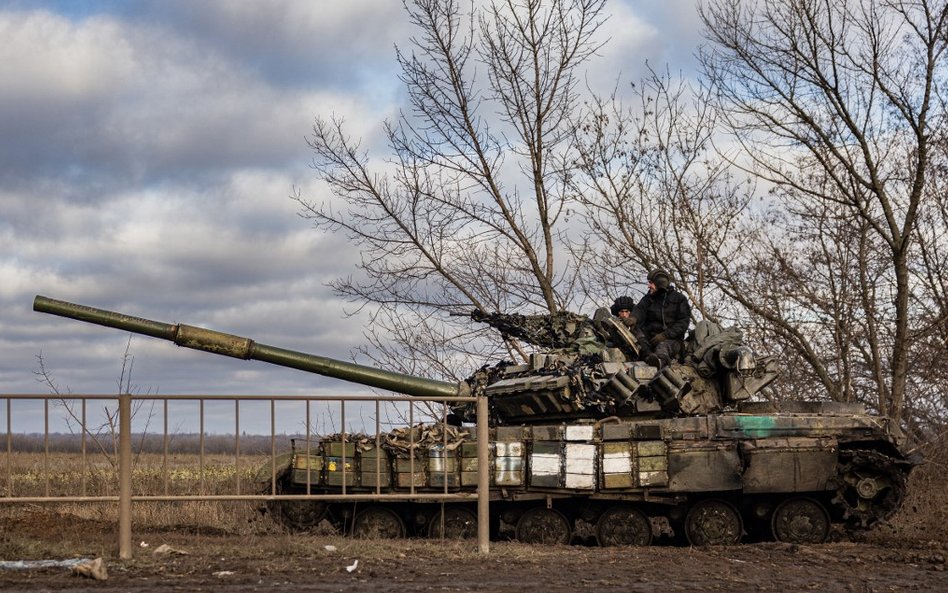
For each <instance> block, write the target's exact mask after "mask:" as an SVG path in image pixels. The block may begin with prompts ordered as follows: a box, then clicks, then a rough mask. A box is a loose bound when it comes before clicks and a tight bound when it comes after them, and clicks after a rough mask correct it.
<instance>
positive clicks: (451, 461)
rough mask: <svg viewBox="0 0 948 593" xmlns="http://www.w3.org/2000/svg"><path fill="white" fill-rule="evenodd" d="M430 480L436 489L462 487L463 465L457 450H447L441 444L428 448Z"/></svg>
mask: <svg viewBox="0 0 948 593" xmlns="http://www.w3.org/2000/svg"><path fill="white" fill-rule="evenodd" d="M428 479H429V481H430V483H431V486H432V487H434V488H444V487H445V485H447V487H448V488H458V487H460V486H461V464H460V462H459V461H458V451H457V449H453V450H452V449H447V448H445V446H444V445H443V444H440V443H439V444H437V445H432V446H431V447H429V448H428Z"/></svg>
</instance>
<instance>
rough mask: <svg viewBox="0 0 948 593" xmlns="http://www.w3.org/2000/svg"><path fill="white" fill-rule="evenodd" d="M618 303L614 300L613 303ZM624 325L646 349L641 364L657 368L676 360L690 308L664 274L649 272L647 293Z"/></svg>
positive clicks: (668, 276)
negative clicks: (634, 333)
mask: <svg viewBox="0 0 948 593" xmlns="http://www.w3.org/2000/svg"><path fill="white" fill-rule="evenodd" d="M620 298H622V297H620ZM624 298H628V297H624ZM630 300H631V299H630ZM618 301H619V299H616V303H618ZM615 307H616V305H613V308H615ZM617 315H618V314H617ZM624 322H625V324H626V325H628V326H631V327H635V329H636V333H637V334H639V336H638V337H639V338H640V341H641V342H642V344H643V345H647V348H646V349H645V351H643V355H644V358H645V360H646V361H647V362H648V363H649V364H652V365H655V366H659V367H661V366H664V365H667V364H669V363H671V362H672V361H673V360H677V359H678V356H679V354H681V350H682V346H683V343H684V339H685V334H686V333H687V332H688V325H689V324H690V323H691V305H689V304H688V299H687V298H686V297H685V295H683V294H681V293H680V292H678V291H677V290H676V289H675V288H674V287H673V286H672V285H671V275H669V273H668V272H666V271H665V270H652V271H651V272H650V273H649V275H648V293H647V294H646V295H645V296H643V297H642V299H641V300H640V301H639V302H638V303H636V305H635V306H633V307H632V309H631V310H630V311H629V315H628V317H627V320H626V321H624Z"/></svg>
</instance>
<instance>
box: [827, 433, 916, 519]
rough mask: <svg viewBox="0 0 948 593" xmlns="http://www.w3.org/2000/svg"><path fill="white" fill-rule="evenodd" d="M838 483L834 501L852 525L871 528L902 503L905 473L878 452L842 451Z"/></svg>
mask: <svg viewBox="0 0 948 593" xmlns="http://www.w3.org/2000/svg"><path fill="white" fill-rule="evenodd" d="M838 472H839V475H838V483H839V487H838V488H837V489H836V496H835V497H834V498H833V503H834V504H835V505H837V506H838V507H840V508H841V509H842V511H843V519H845V520H846V523H847V526H849V527H863V528H866V527H871V526H872V525H874V524H875V523H878V522H879V521H882V520H884V519H887V518H888V517H889V516H891V515H892V513H894V512H895V511H897V510H898V508H899V507H900V506H901V505H902V499H903V498H904V497H905V472H904V471H902V468H900V467H899V466H898V465H897V464H896V463H895V461H894V460H893V459H892V458H891V457H889V456H887V455H883V454H882V453H878V452H876V451H840V454H839V468H838Z"/></svg>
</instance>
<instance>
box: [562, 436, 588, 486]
mask: <svg viewBox="0 0 948 593" xmlns="http://www.w3.org/2000/svg"><path fill="white" fill-rule="evenodd" d="M564 470H565V473H564V476H563V478H564V483H565V485H566V487H567V488H571V489H575V490H593V489H595V488H596V445H593V444H590V443H566V463H565V464H564Z"/></svg>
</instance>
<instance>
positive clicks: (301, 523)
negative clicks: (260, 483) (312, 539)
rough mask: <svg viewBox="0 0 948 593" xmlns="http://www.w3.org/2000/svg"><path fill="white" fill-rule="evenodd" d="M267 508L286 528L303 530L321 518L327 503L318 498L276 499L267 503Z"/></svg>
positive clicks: (324, 514) (316, 523)
mask: <svg viewBox="0 0 948 593" xmlns="http://www.w3.org/2000/svg"><path fill="white" fill-rule="evenodd" d="M267 508H268V509H269V511H270V513H272V514H273V518H274V519H276V520H277V521H278V522H279V523H280V524H281V525H283V526H284V527H286V528H287V529H292V530H296V531H305V530H307V529H312V528H313V527H316V525H318V524H319V522H320V521H322V520H323V518H324V517H325V516H326V511H327V510H328V509H329V505H327V504H326V503H325V502H323V501H320V500H276V501H273V502H271V503H268V505H267Z"/></svg>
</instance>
